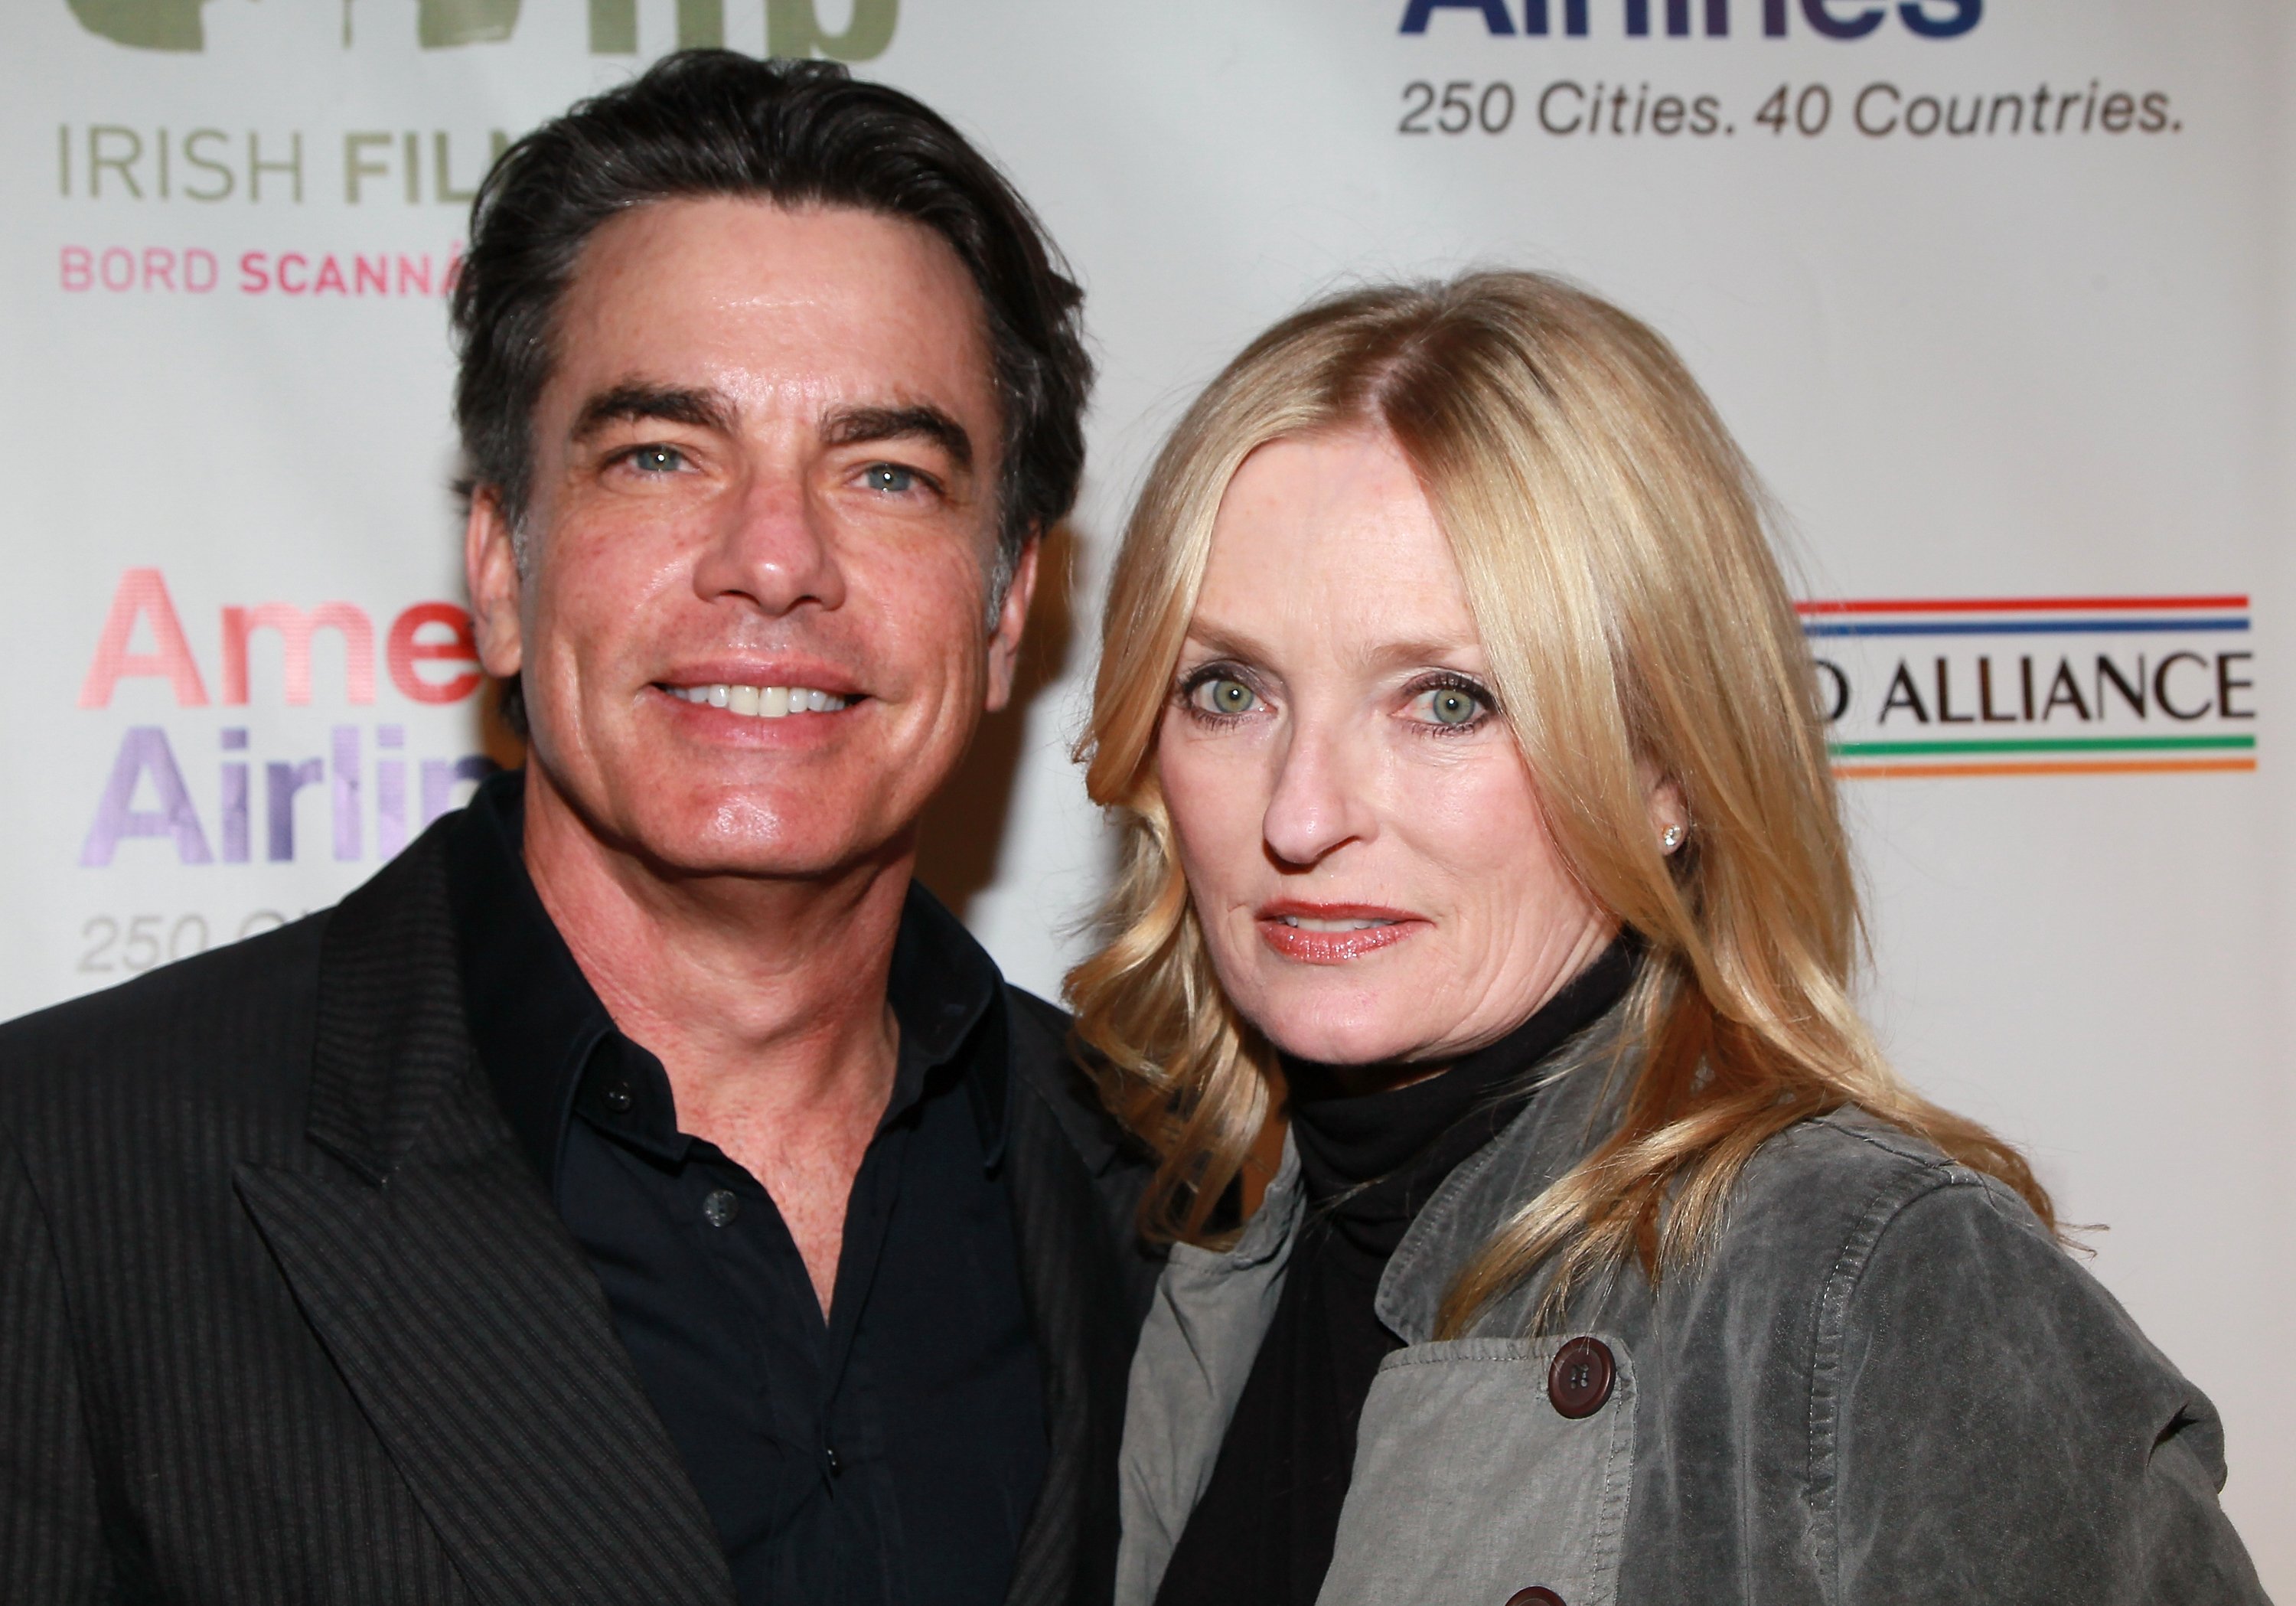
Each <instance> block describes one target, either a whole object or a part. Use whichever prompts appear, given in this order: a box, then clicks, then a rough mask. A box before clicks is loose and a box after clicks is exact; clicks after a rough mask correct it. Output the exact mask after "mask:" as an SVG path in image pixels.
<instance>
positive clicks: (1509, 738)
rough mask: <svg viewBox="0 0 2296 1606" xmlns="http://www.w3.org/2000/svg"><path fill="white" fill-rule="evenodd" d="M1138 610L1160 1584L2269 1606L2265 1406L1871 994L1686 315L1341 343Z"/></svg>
mask: <svg viewBox="0 0 2296 1606" xmlns="http://www.w3.org/2000/svg"><path fill="white" fill-rule="evenodd" d="M1103 630H1104V633H1103V656H1102V663H1101V668H1100V676H1099V682H1098V687H1097V690H1096V696H1095V707H1094V712H1093V721H1092V727H1091V732H1090V735H1089V737H1088V738H1087V753H1088V756H1089V761H1090V787H1091V792H1092V795H1093V796H1094V798H1095V800H1096V801H1098V802H1100V803H1103V805H1108V806H1110V807H1112V808H1113V809H1114V810H1115V811H1117V814H1118V816H1119V819H1121V821H1122V822H1123V825H1124V828H1125V831H1126V835H1127V857H1126V861H1125V867H1124V871H1123V875H1122V877H1121V879H1120V883H1119V886H1118V888H1117V889H1116V891H1115V893H1114V894H1112V898H1111V905H1110V907H1109V909H1108V910H1107V911H1106V914H1107V927H1106V930H1107V939H1106V943H1105V945H1104V946H1103V948H1102V949H1101V950H1100V951H1098V952H1097V953H1096V954H1095V956H1094V957H1093V958H1092V959H1089V960H1088V961H1087V962H1086V963H1085V964H1083V965H1081V966H1079V967H1078V968H1077V969H1076V971H1075V972H1073V973H1072V975H1071V976H1070V993H1071V996H1072V998H1073V1001H1074V1002H1075V1005H1076V1008H1077V1011H1078V1024H1079V1029H1080V1031H1081V1032H1082V1034H1083V1035H1084V1037H1085V1038H1086V1040H1087V1042H1089V1043H1090V1044H1091V1045H1092V1046H1093V1047H1094V1048H1095V1050H1097V1051H1098V1052H1099V1053H1100V1054H1101V1055H1102V1056H1103V1057H1104V1059H1105V1067H1104V1069H1103V1086H1104V1091H1105V1092H1106V1095H1107V1097H1108V1099H1109V1101H1110V1103H1111V1107H1112V1108H1114V1109H1115V1110H1116V1111H1117V1112H1118V1114H1119V1116H1121V1117H1122V1118H1123V1119H1124V1120H1125V1121H1126V1122H1127V1123H1128V1124H1130V1125H1131V1126H1132V1128H1133V1129H1134V1130H1135V1131H1136V1132H1138V1133H1139V1134H1140V1135H1141V1136H1142V1137H1144V1139H1146V1140H1147V1141H1148V1142H1149V1143H1150V1144H1151V1145H1152V1147H1153V1148H1154V1149H1156V1151H1157V1153H1158V1155H1159V1156H1160V1162H1161V1164H1160V1170H1159V1172H1158V1174H1157V1175H1156V1178H1155V1180H1154V1182H1153V1183H1152V1187H1151V1190H1150V1193H1149V1196H1148V1198H1147V1199H1146V1200H1145V1202H1144V1219H1145V1222H1146V1224H1147V1226H1148V1227H1149V1228H1150V1230H1151V1231H1152V1232H1153V1233H1156V1234H1158V1235H1160V1236H1162V1237H1164V1238H1166V1239H1168V1240H1173V1243H1174V1247H1173V1248H1172V1254H1171V1261H1170V1264H1169V1268H1168V1270H1167V1272H1166V1274H1165V1276H1164V1279H1163V1281H1162V1283H1161V1285H1160V1290H1159V1296H1158V1300H1157V1304H1156V1307H1155V1309H1154V1311H1153V1313H1152V1315H1151V1317H1150V1319H1149V1322H1148V1326H1147V1329H1146V1330H1145V1332H1144V1336H1143V1338H1142V1345H1141V1349H1140V1352H1139V1355H1138V1358H1137V1360H1136V1363H1135V1365H1134V1371H1133V1379H1132V1395H1131V1401H1130V1412H1129V1416H1128V1425H1127V1428H1126V1437H1125V1444H1124V1457H1123V1478H1124V1488H1123V1497H1124V1507H1125V1513H1126V1523H1127V1527H1126V1531H1125V1534H1124V1538H1123V1551H1122V1561H1121V1564H1120V1577H1119V1595H1118V1599H1119V1606H1209V1603H1210V1602H1220V1603H1221V1606H1307V1603H1308V1602H1324V1603H1325V1606H1338V1603H1341V1602H1364V1603H1365V1606H1369V1603H1371V1602H1381V1603H1388V1602H1415V1603H1426V1602H1434V1603H1444V1602H1458V1603H1460V1606H1469V1603H1472V1606H1505V1603H1512V1606H1540V1603H1545V1606H1552V1603H1554V1602H1567V1603H1568V1606H1591V1603H1593V1602H1611V1601H1617V1602H1629V1603H1645V1602H1647V1603H1651V1606H1661V1603H1664V1606H1676V1603H1679V1602H1692V1601H1696V1602H1718V1601H1732V1602H1762V1603H1763V1606H1776V1603H1778V1602H1861V1603H1864V1602H1897V1601H1905V1602H1913V1601H1916V1600H1918V1601H1922V1602H1930V1601H1933V1600H1936V1599H1939V1598H1963V1599H1980V1600H1984V1601H1988V1602H1999V1601H2038V1600H2050V1601H2060V1600H2062V1601H2078V1602H2083V1603H2084V1606H2095V1603H2097V1602H2115V1601H2128V1602H2136V1601H2144V1602H2226V1601H2260V1600H2261V1599H2262V1598H2263V1596H2262V1594H2261V1592H2260V1591H2259V1587H2258V1585H2257V1583H2256V1579H2255V1577H2254V1574H2253V1571H2252V1569H2251V1567H2250V1565H2249V1562H2248V1561H2247V1558H2246V1556H2245V1555H2244V1553H2243V1551H2242V1549H2241V1545H2240V1543H2239V1541H2238V1540H2237V1538H2235V1536H2234V1534H2233V1532H2232V1530H2231V1528H2230V1527H2229V1526H2228V1524H2227V1523H2226V1520H2225V1518H2224V1516H2223V1514H2222V1512H2221V1511H2219V1510H2218V1505H2217V1502H2216V1489H2217V1487H2218V1486H2220V1485H2221V1483H2222V1481H2223V1478H2224V1460H2223V1448H2222V1435H2221V1430H2220V1428H2219V1425H2218V1420H2217V1417H2216V1415H2215V1413H2214V1412H2213V1411H2212V1410H2211V1408H2210V1405H2209V1404H2208V1402H2207V1401H2206V1400H2205V1399H2204V1398H2203V1397H2202V1396H2201V1394H2200V1393H2199V1391H2198V1390H2196V1389H2195V1388H2193V1386H2192V1385H2191V1384H2190V1383H2188V1382H2186V1381H2185V1380H2184V1379H2183V1378H2182V1377H2180V1376H2178V1375H2177V1372H2176V1371H2175V1370H2174V1369H2173V1368H2171V1367H2170V1366H2169V1363H2168V1362H2167V1361H2166V1360H2165V1359H2164V1358H2163V1357H2162V1356H2161V1355H2160V1354H2159V1353H2158V1352H2157V1351H2155V1350H2154V1349H2153V1348H2152V1347H2151V1346H2149V1345H2148V1344H2147V1343H2146V1342H2145V1340H2144V1337H2143V1336H2142V1335H2141V1334H2140V1333H2139V1332H2138V1331H2137V1330H2136V1327H2135V1326H2134V1325H2133V1324H2132V1323H2131V1322H2129V1320H2128V1317H2127V1315H2126V1314H2123V1313H2122V1311H2121V1310H2120V1307H2119V1306H2118V1305H2116V1304H2114V1302H2113V1301H2112V1298H2111V1297H2110V1296H2108V1295H2107V1294H2106V1293H2105V1292H2104V1291H2103V1289H2101V1288H2100V1287H2099V1286H2098V1285H2097V1284H2096V1283H2095V1281H2094V1280H2093V1279H2091V1278H2090V1277H2089V1276H2088V1275H2087V1273H2086V1272H2083V1271H2082V1270H2081V1269H2080V1268H2079V1266H2078V1265H2076V1264H2074V1262H2073V1261H2072V1260H2071V1259H2070V1258H2069V1257H2068V1256H2067V1255H2066V1254H2065V1252H2064V1250H2063V1248H2062V1247H2061V1246H2060V1244H2059V1242H2058V1240H2057V1238H2056V1235H2055V1225H2054V1217H2053V1216H2052V1215H2051V1212H2050V1207H2049V1200H2048V1198H2047V1196H2046V1194H2045V1193H2044V1192H2043V1191H2042V1190H2041V1188H2040V1186H2039V1184H2038V1182H2035V1180H2034V1178H2033V1175H2032V1174H2031V1172H2030V1170H2029V1169H2028V1168H2027V1166H2026V1165H2025V1163H2024V1161H2023V1160H2022V1159H2021V1158H2020V1157H2018V1155H2017V1154H2016V1152H2015V1151H2014V1150H2013V1149H2011V1148H2010V1147H2008V1146H2007V1145H2006V1144H2005V1143H2004V1142H2003V1141H2000V1140H1999V1139H1997V1138H1995V1137H1993V1136H1992V1135H1991V1134H1989V1133H1988V1132H1985V1131H1984V1130H1983V1129H1982V1128H1980V1127H1979V1126H1978V1125H1976V1124H1973V1123H1972V1122H1970V1121H1967V1120H1965V1119H1964V1118H1962V1117H1960V1116H1954V1115H1951V1114H1949V1113H1948V1112H1946V1111H1944V1110H1941V1109H1939V1108H1936V1107H1935V1106H1933V1105H1931V1104H1929V1103H1927V1102H1925V1101H1923V1099H1920V1098H1919V1097H1917V1096H1916V1095H1915V1093H1914V1092H1913V1091H1911V1090H1909V1089H1908V1088H1907V1086H1906V1085H1905V1084H1904V1083H1902V1082H1900V1081H1898V1079H1897V1078H1896V1077H1895V1076H1894V1075H1892V1074H1891V1073H1890V1069H1889V1067H1887V1066H1886V1065H1885V1064H1884V1063H1883V1062H1882V1057H1881V1055H1880V1053H1879V1052H1878V1050H1876V1048H1875V1046H1874V1041H1873V1038H1872V1036H1871V1034H1870V1033H1869V1032H1868V1030H1867V1028H1866V1025H1864V1023H1863V1022H1862V1021H1861V1020H1860V1019H1859V1017H1858V1015H1857V1010H1856V1009H1855V1007H1854V1006H1853V1004H1852V1002H1851V1000H1850V996H1849V985H1850V972H1851V967H1852V959H1853V956H1854V953H1855V951H1856V948H1857V936H1858V916H1857V902H1856V895H1855V891H1854V887H1853V883H1852V876H1851V869H1850V865H1849V853H1848V850H1847V846H1846V844H1845V842H1844V839H1843V833H1842V828H1841V819H1840V815H1839V811H1838V808H1837V805H1836V801H1835V797H1834V791H1833V781H1832V778H1831V775H1830V772H1829V770H1828V766H1827V759H1826V751H1825V738H1824V735H1823V732H1822V729H1821V721H1820V719H1819V717H1818V715H1817V712H1816V704H1815V701H1814V697H1815V692H1814V688H1813V686H1812V684H1811V681H1812V677H1811V674H1810V671H1809V665H1808V658H1807V656H1806V655H1805V652H1804V649H1803V646H1802V640H1801V635H1800V630H1799V628H1798V626H1797V623H1796V621H1795V616H1794V612H1793V608H1792V604H1791V602H1790V600H1789V598H1788V596H1787V592H1786V589H1785V587H1784V583H1783V581H1781V578H1780V576H1779V572H1778V569H1777V565H1776V564H1775V560H1774V559H1773V557H1772V556H1771V554H1770V552H1769V550H1768V548H1767V545H1766V544H1765V541H1764V539H1763V533H1762V528H1761V522H1760V517H1759V502H1758V498H1757V496H1756V492H1755V490H1754V486H1753V482H1752V480H1751V474H1749V472H1748V470H1747V467H1746V465H1745V464H1744V462H1743V459H1742V458H1741V457H1740V456H1739V454H1738V451H1737V449H1736V448H1735V447H1734V444H1733V443H1732V441H1731V440H1730V438H1729V436H1728V435H1727V433H1726V432H1725V431H1724V429H1723V427H1722V425H1721V424H1720V423H1719V421H1718V419H1717V418H1716V416H1715V415H1714V413H1713V410H1712V408H1710V405H1709V404H1708V402H1707V401H1706V399H1705V398H1704V397H1703V396H1702V394H1701V393H1700V391H1699V390H1698V388H1697V387H1696V385H1695V384H1694V383H1693V382H1692V380H1691V379H1690V377H1689V375H1687V374H1686V373H1685V371H1684V369H1683V367H1682V366H1681V364H1680V362H1679V361H1678V359H1677V358H1676V357H1675V355H1674V353H1673V352H1672V351H1671V350H1669V348H1668V347H1667V345H1666V344H1665V342H1663V341H1661V339H1660V338H1659V337H1658V336H1657V335H1656V334H1652V332H1651V331H1650V330H1649V329H1647V328H1645V327H1644V326H1643V325H1641V324H1639V323H1637V322H1636V321H1635V320H1634V319H1633V318H1631V317H1628V316H1626V315H1625V314H1624V313H1621V312H1620V311H1619V310H1617V309H1614V308H1612V307H1610V306H1608V305H1606V304H1605V303H1603V302H1602V301H1598V300H1596V299H1595V298H1594V297H1592V296H1589V295H1587V294H1585V293H1582V292H1578V291H1575V290H1573V289H1570V288H1569V287H1567V286H1565V285H1563V284H1559V283H1557V282H1555V281H1554V280H1551V279H1546V278H1543V277H1538V276H1531V275H1526V274H1483V275H1477V276H1470V277H1466V278H1463V279H1460V280H1458V281H1456V282H1454V283H1452V284H1445V285H1441V286H1436V287H1425V288H1400V289H1382V290H1374V291H1368V292H1362V293H1358V294H1354V295H1349V296H1345V297H1342V298H1341V299H1339V300H1336V301H1330V302H1327V303H1325V304H1324V305H1322V306H1318V307H1316V308H1313V309H1310V310H1308V311H1307V312H1304V313H1301V314H1300V315H1299V316H1297V317H1293V318H1292V319H1291V320H1290V321H1288V322H1286V323H1284V324H1283V325H1279V326H1278V327H1276V328H1275V329H1274V330H1272V331H1270V332H1269V333H1268V334H1267V335H1265V336H1263V337H1262V338H1261V339H1260V340H1259V341H1258V342H1256V343H1254V344H1253V345H1252V346H1251V349H1250V350H1247V351H1245V352H1244V353H1243V355H1242V357H1240V358H1237V359H1236V361H1235V362H1234V365H1232V366H1230V367H1229V369H1228V370H1227V372H1226V374H1224V375H1222V376H1221V377H1220V378H1219V379H1218V381H1217V382H1216V383H1214V384H1213V385H1212V387H1211V388H1210V391H1207V392H1206V393H1205V395H1204V396H1203V397H1202V398H1201V400H1200V401H1198V403H1197V404H1196V406H1195V407H1194V408H1193V410H1192V411H1191V413H1190V414H1189V415H1188V416H1187V418H1186V420H1185V422H1184V423H1183V424H1181V426H1180V428H1179V430H1178V432H1177V434H1176V435H1175V437H1174V439H1173V440H1172V441H1171V442H1170V444H1169V446H1168V447H1167V449H1165V451H1164V453H1163V456H1162V457H1161V459H1160V461H1159V463H1158V465H1157V466H1156V468H1155V470H1154V473H1153V474H1152V476H1151V479H1150V481H1149V483H1148V486H1147V488H1146V490H1145V492H1144V497H1143V500H1142V503H1141V506H1140V508H1139V511H1138V512H1137V514H1136V516H1135V517H1134V519H1133V522H1132V524H1131V527H1130V529H1129V531H1128V534H1127V536H1126V539H1125V544H1124V548H1123V551H1122V553H1121V555H1120V556H1119V559H1118V562H1117V566H1116V572H1115V576H1114V581H1113V586H1112V590H1111V597H1110V600H1109V605H1108V610H1107V614H1106V622H1105V625H1104V627H1103ZM1279 1132H1280V1133H1283V1137H1282V1141H1281V1145H1280V1149H1277V1148H1276V1147H1275V1145H1273V1144H1271V1143H1270V1142H1269V1139H1270V1138H1271V1136H1273V1135H1275V1134H1277V1133H1279ZM1271 1173H1272V1175H1271ZM1263 1184H1264V1188H1263V1186H1262V1185H1263ZM1263 1193H1264V1197H1262V1195H1263ZM1240 1211H1241V1212H1243V1213H1244V1215H1246V1216H1248V1219H1243V1220H1242V1223H1241V1226H1240V1228H1239V1226H1238V1224H1237V1220H1238V1213H1239V1212H1240Z"/></svg>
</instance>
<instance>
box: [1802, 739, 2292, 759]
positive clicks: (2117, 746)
mask: <svg viewBox="0 0 2296 1606" xmlns="http://www.w3.org/2000/svg"><path fill="white" fill-rule="evenodd" d="M2255 745H2256V738H2255V737H2252V736H2059V737H2035V738H2033V739H2031V740H2028V741H2021V742H2020V741H1994V742H1833V743H1830V744H1828V751H1829V752H1831V753H1832V754H1833V755H1834V756H1835V757H1836V758H1915V757H1921V756H1929V755H1936V754H1948V753H2175V752H2192V751H2194V750H2214V751H2218V752H2224V751H2227V750H2229V751H2235V752H2247V751H2250V750H2251V749H2252V748H2254V747H2255Z"/></svg>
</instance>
